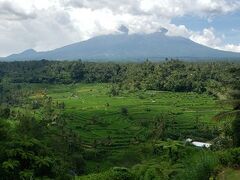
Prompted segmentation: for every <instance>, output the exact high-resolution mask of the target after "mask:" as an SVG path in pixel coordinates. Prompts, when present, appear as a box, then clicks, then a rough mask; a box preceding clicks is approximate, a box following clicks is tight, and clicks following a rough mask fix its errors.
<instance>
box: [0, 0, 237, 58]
mask: <svg viewBox="0 0 240 180" xmlns="http://www.w3.org/2000/svg"><path fill="white" fill-rule="evenodd" d="M239 9H240V2H239V0H118V1H113V0H21V1H20V0H0V56H4V55H8V54H11V53H17V52H20V51H23V50H25V49H27V48H34V49H36V50H49V49H53V48H57V47H61V46H63V45H66V44H70V43H73V42H77V41H80V40H85V39H88V38H90V37H93V36H96V35H101V34H109V33H118V32H119V31H118V29H119V27H120V26H121V25H125V26H126V27H128V29H129V33H151V32H155V31H159V29H161V28H162V27H164V28H167V29H168V30H169V32H168V33H167V34H168V35H171V36H173V35H180V36H184V37H186V38H190V39H192V40H194V41H196V42H198V43H201V44H204V45H208V46H211V47H216V48H217V47H224V48H226V49H234V48H235V49H236V50H238V48H236V47H235V46H234V45H226V46H224V45H222V38H219V37H217V36H216V35H215V30H213V29H212V28H206V29H204V30H203V32H193V31H191V30H189V29H187V28H186V27H185V26H184V25H179V26H177V25H175V24H172V23H171V19H172V18H174V17H179V16H183V15H194V16H200V17H202V18H206V19H208V20H211V18H212V17H214V16H216V15H218V14H226V13H229V12H233V11H237V10H239ZM232 46H234V47H232ZM231 47H232V48H231Z"/></svg>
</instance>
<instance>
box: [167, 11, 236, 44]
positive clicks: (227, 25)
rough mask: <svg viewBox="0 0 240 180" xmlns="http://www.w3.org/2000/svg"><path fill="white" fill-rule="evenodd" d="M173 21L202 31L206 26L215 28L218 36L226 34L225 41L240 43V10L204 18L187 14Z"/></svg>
mask: <svg viewBox="0 0 240 180" xmlns="http://www.w3.org/2000/svg"><path fill="white" fill-rule="evenodd" d="M172 23H173V24H176V25H181V24H184V25H185V26H186V27H187V28H188V29H191V30H193V31H201V30H202V29H204V28H211V27H212V28H214V29H215V30H216V35H217V36H220V37H221V36H224V37H225V38H224V43H234V44H239V43H240V11H239V12H232V13H229V14H223V15H217V16H215V17H210V18H209V19H208V18H203V17H199V16H191V15H185V16H183V17H174V18H173V19H172Z"/></svg>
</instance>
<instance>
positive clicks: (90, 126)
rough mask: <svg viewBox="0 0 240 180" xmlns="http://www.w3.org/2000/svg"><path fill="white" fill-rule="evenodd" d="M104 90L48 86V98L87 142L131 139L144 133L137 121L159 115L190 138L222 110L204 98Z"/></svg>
mask: <svg viewBox="0 0 240 180" xmlns="http://www.w3.org/2000/svg"><path fill="white" fill-rule="evenodd" d="M107 87H108V85H107V84H94V85H93V84H90V85H86V84H78V85H72V86H70V85H69V86H64V85H56V86H50V87H48V89H49V90H48V95H50V96H51V97H53V99H54V100H58V101H60V102H61V101H63V102H65V104H66V114H67V116H68V117H69V118H70V119H71V121H70V122H71V123H70V126H71V127H72V128H73V129H75V131H76V132H78V133H79V134H80V135H81V136H82V137H83V139H85V140H86V141H89V142H93V140H95V139H96V140H97V139H102V138H107V137H108V136H111V137H112V138H113V139H114V138H115V137H116V138H118V139H122V138H123V139H124V138H126V139H129V138H133V137H135V136H137V135H138V134H141V133H142V131H145V130H146V129H145V128H144V127H142V126H141V125H140V123H139V121H143V120H152V119H153V118H154V117H155V116H157V115H159V114H162V113H164V114H167V116H169V117H171V118H170V119H172V124H171V125H172V127H173V128H175V131H176V132H178V133H181V134H183V136H191V135H192V132H193V131H194V130H195V128H196V125H197V126H203V123H202V122H204V123H205V124H206V125H214V122H213V121H212V120H211V118H212V117H213V116H214V115H215V114H217V113H218V112H220V111H222V110H223V109H222V108H221V107H219V106H218V105H217V104H216V101H215V100H214V99H213V98H212V97H210V96H207V95H199V94H195V93H172V92H156V91H146V92H138V93H124V94H123V95H121V96H117V97H109V95H108V94H107V91H108V89H107ZM107 103H108V104H109V106H107V105H106V104H107ZM121 107H127V108H128V111H129V115H128V116H124V115H121V113H120V111H121ZM197 122H198V123H197ZM203 128H204V127H203Z"/></svg>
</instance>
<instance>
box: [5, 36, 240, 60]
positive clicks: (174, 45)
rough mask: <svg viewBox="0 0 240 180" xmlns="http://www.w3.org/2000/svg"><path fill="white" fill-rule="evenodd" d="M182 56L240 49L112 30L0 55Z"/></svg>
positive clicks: (228, 55)
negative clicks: (54, 45) (45, 47)
mask: <svg viewBox="0 0 240 180" xmlns="http://www.w3.org/2000/svg"><path fill="white" fill-rule="evenodd" d="M164 58H180V59H181V58H182V59H191V58H192V59H194V58H195V59H223V58H228V59H240V53H235V52H229V51H222V50H217V49H212V48H209V47H207V46H204V45H201V44H198V43H196V42H193V41H191V40H190V39H187V38H184V37H180V36H167V35H165V34H164V33H162V32H155V33H151V34H130V35H129V34H127V33H123V34H112V35H102V36H96V37H93V38H91V39H89V40H85V41H81V42H77V43H73V44H69V45H66V46H63V47H60V48H56V49H54V50H51V51H42V52H37V51H35V50H34V49H28V50H25V51H23V52H22V53H19V54H12V55H10V56H7V57H3V58H1V60H4V61H20V60H41V59H47V60H78V59H82V60H95V61H98V60H113V61H114V60H145V59H150V60H158V59H164Z"/></svg>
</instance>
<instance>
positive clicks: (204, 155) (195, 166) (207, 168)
mask: <svg viewBox="0 0 240 180" xmlns="http://www.w3.org/2000/svg"><path fill="white" fill-rule="evenodd" d="M218 163H219V162H218V159H217V157H216V156H215V155H214V154H213V153H210V152H206V151H202V152H200V153H197V154H195V155H194V156H193V157H191V159H190V160H189V161H188V162H187V163H186V164H185V170H184V171H183V173H182V174H181V175H180V177H179V178H178V179H183V180H185V179H188V180H198V179H199V180H205V179H206V180H208V179H209V178H210V177H211V176H212V175H213V174H214V170H215V168H217V166H218Z"/></svg>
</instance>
